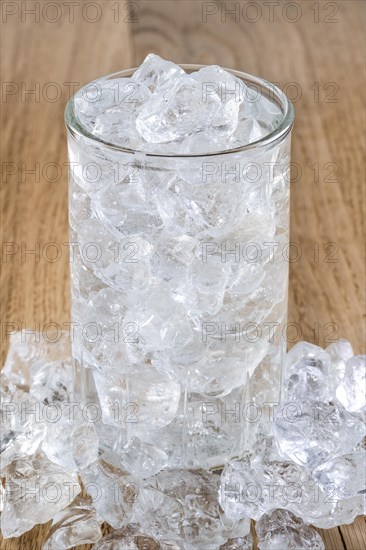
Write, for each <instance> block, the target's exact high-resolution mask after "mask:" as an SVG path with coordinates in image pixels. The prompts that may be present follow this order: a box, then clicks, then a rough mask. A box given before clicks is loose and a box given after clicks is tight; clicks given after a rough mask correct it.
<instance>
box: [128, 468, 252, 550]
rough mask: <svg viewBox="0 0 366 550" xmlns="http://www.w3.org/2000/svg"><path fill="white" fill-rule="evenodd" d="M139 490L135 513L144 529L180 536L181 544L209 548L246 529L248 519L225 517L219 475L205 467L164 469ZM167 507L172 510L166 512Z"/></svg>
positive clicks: (238, 534) (246, 530)
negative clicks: (196, 468)
mask: <svg viewBox="0 0 366 550" xmlns="http://www.w3.org/2000/svg"><path fill="white" fill-rule="evenodd" d="M148 481H149V485H150V488H149V487H148V486H146V487H145V489H143V490H142V492H141V495H140V496H141V498H140V499H139V501H138V503H137V510H138V511H137V512H136V514H137V516H136V518H137V519H138V521H139V522H141V524H142V526H143V529H144V531H147V532H151V533H153V532H154V529H156V531H155V532H158V533H159V538H164V537H165V538H174V539H177V540H179V539H182V543H183V547H184V548H185V547H187V548H211V546H210V545H212V544H216V547H217V546H218V545H219V544H224V543H225V542H226V541H227V539H228V538H229V536H230V533H231V536H238V537H243V536H245V535H247V534H248V533H249V520H247V519H244V518H240V519H239V520H236V521H232V520H229V519H228V518H226V516H225V515H224V514H223V512H222V509H221V507H220V505H219V502H218V483H219V476H218V475H216V474H212V473H210V472H207V471H204V470H178V469H172V470H165V471H162V472H160V473H159V474H157V475H156V476H155V477H153V478H151V479H150V480H148ZM169 508H170V509H171V512H170V513H169Z"/></svg>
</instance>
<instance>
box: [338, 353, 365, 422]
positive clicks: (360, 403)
mask: <svg viewBox="0 0 366 550" xmlns="http://www.w3.org/2000/svg"><path fill="white" fill-rule="evenodd" d="M336 395H337V399H338V400H339V401H340V402H341V403H342V405H343V406H344V407H345V408H346V409H347V410H348V411H351V412H362V411H364V410H365V407H366V355H355V356H354V357H351V358H350V359H348V361H347V363H346V370H345V373H344V377H343V380H342V382H341V384H340V385H339V386H338V388H337V390H336Z"/></svg>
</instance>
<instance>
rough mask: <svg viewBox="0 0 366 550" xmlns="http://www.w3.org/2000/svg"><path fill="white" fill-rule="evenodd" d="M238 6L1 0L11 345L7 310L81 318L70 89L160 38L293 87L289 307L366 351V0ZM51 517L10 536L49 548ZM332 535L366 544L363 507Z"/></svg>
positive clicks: (294, 316)
mask: <svg viewBox="0 0 366 550" xmlns="http://www.w3.org/2000/svg"><path fill="white" fill-rule="evenodd" d="M35 4H36V5H37V6H38V7H37V6H36V9H37V10H38V13H37V12H36V13H33V14H32V13H30V11H29V10H30V9H34V5H35ZM233 6H234V7H235V6H236V7H237V9H238V10H239V11H237V12H236V13H235V14H234V15H233V14H232V15H230V14H228V13H225V4H224V3H222V2H221V3H220V2H219V1H211V2H199V1H190V0H186V1H184V0H182V1H180V0H179V1H172V0H166V1H160V0H159V1H156V0H148V1H137V0H134V2H130V3H129V5H127V3H126V2H125V1H123V0H121V1H119V2H118V1H117V2H116V1H115V0H113V1H109V0H107V1H104V0H99V1H97V2H94V3H93V5H91V3H90V2H87V1H81V2H80V0H79V2H78V3H71V5H65V3H63V2H61V1H60V2H59V3H58V8H57V9H56V8H55V3H54V2H48V1H47V0H43V1H40V2H30V1H27V2H19V1H15V2H5V1H4V2H2V19H1V20H2V38H1V47H2V51H3V59H2V81H3V83H4V84H3V97H2V103H1V112H2V132H1V133H2V145H3V147H2V151H3V157H2V160H3V162H2V205H3V206H2V232H3V234H2V236H3V241H4V242H5V248H4V252H5V254H4V257H3V263H2V268H3V269H2V274H1V303H2V342H3V343H4V342H5V345H4V350H3V356H5V354H6V348H7V345H6V340H7V338H6V329H7V327H8V328H9V325H6V323H13V325H12V326H10V328H22V326H23V327H27V328H35V329H38V330H39V329H41V330H43V329H44V328H45V327H47V326H48V323H56V324H57V325H59V326H62V325H63V323H65V322H67V321H68V320H69V315H70V311H69V268H68V252H67V247H66V246H65V245H64V243H67V241H68V233H67V169H66V165H65V162H66V136H65V128H64V123H63V110H64V107H65V103H66V101H67V99H68V97H69V95H70V90H71V91H72V89H73V88H75V89H76V88H78V87H80V85H82V84H84V83H86V82H87V81H90V80H92V79H94V78H96V77H98V76H100V75H102V74H107V73H110V72H113V71H117V70H119V69H121V68H125V67H130V66H136V65H137V64H139V63H140V62H141V61H142V59H143V58H144V56H145V55H146V54H147V53H149V52H150V51H154V52H156V53H158V54H160V55H162V56H165V57H167V58H169V59H171V60H173V61H176V62H182V63H202V64H207V63H208V64H212V63H217V64H219V65H222V66H226V67H232V68H237V69H241V70H244V71H246V72H249V73H253V74H257V75H259V76H262V77H264V78H266V79H268V80H272V81H274V82H278V83H279V85H280V86H281V87H282V88H283V89H284V90H285V91H287V93H288V94H289V96H290V97H291V98H292V99H293V100H294V103H295V109H296V124H295V128H294V132H293V163H294V164H293V172H292V176H293V182H292V198H291V204H292V213H291V240H292V241H294V242H295V243H296V245H295V246H296V247H297V248H298V249H299V250H300V252H301V258H298V260H297V261H294V262H293V263H292V264H291V278H290V311H289V315H290V321H291V322H293V323H296V324H297V327H298V328H300V330H301V338H300V333H299V332H298V334H297V336H295V338H297V339H305V340H309V341H313V342H318V343H319V344H320V345H324V346H325V345H327V342H328V341H329V339H331V338H332V337H334V336H335V337H345V338H347V339H349V340H350V341H351V342H352V344H353V345H354V349H355V352H357V353H362V352H363V353H364V351H363V343H364V329H365V323H364V309H365V295H364V282H365V272H364V262H363V255H362V252H363V247H362V238H363V224H362V219H363V218H362V214H363V205H364V193H365V187H364V175H365V172H364V168H365V164H364V156H363V153H364V145H365V139H364V127H363V124H364V117H365V109H364V99H365V97H364V90H365V84H366V78H365V68H364V55H365V42H364V39H363V36H362V31H363V28H362V27H363V26H364V25H363V18H364V16H365V4H364V2H362V0H342V1H338V2H324V1H320V2H314V1H313V0H311V1H307V0H302V1H299V0H298V1H297V2H292V3H290V2H286V1H280V2H269V3H266V2H236V3H235V2H227V3H226V8H227V9H229V8H230V7H233ZM31 90H34V93H32V92H31ZM32 170H33V172H32ZM49 243H56V246H54V247H53V248H52V247H51V246H50V244H49ZM32 250H33V251H34V250H35V253H33V254H32V253H27V252H29V251H32ZM60 251H61V253H60ZM55 258H56V261H53V259H55ZM291 338H292V339H293V338H294V337H293V333H292V336H291ZM47 529H48V526H40V527H36V528H34V529H33V530H32V531H31V532H29V533H27V534H25V535H23V536H22V537H20V538H19V539H10V540H7V541H3V542H2V545H1V548H2V549H4V550H5V549H6V550H10V549H11V550H15V549H20V548H21V549H30V550H37V549H39V548H41V541H42V539H43V538H44V536H45V535H46V533H47ZM322 535H323V537H324V540H325V541H326V548H327V550H335V549H337V550H341V549H347V550H356V549H357V550H358V549H361V548H364V547H366V540H365V530H364V526H363V522H362V520H361V518H359V519H358V520H357V521H355V523H354V524H353V525H350V526H344V527H340V528H337V529H331V530H328V531H322Z"/></svg>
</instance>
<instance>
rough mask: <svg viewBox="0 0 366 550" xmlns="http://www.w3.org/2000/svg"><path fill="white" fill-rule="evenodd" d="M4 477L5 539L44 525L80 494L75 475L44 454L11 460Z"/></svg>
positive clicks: (2, 516) (2, 521)
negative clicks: (35, 526) (40, 524)
mask: <svg viewBox="0 0 366 550" xmlns="http://www.w3.org/2000/svg"><path fill="white" fill-rule="evenodd" d="M4 474H5V477H6V484H5V491H6V500H5V505H4V510H3V512H2V514H1V530H2V533H3V536H4V538H10V537H19V536H20V535H22V534H23V533H25V532H26V531H29V530H30V529H32V527H34V525H36V524H37V523H47V521H49V520H50V519H52V518H53V517H54V516H55V515H56V514H57V512H59V511H60V510H62V509H63V508H65V507H66V506H68V505H69V504H70V503H71V502H72V501H73V500H74V498H75V497H76V496H77V495H78V494H79V492H80V485H79V482H78V478H77V475H76V473H73V472H70V471H69V470H66V469H64V468H61V467H60V466H58V465H57V464H55V463H53V462H51V461H50V460H48V458H47V457H46V456H45V455H44V454H43V453H37V454H36V455H34V456H32V457H24V456H23V457H19V458H17V459H15V460H13V462H12V463H11V464H10V465H8V466H7V467H6V469H5V472H4Z"/></svg>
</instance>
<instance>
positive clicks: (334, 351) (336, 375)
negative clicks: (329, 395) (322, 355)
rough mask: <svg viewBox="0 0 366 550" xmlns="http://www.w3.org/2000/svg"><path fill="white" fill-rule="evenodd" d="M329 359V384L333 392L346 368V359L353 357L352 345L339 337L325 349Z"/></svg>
mask: <svg viewBox="0 0 366 550" xmlns="http://www.w3.org/2000/svg"><path fill="white" fill-rule="evenodd" d="M325 351H326V352H327V353H328V354H329V356H330V360H331V377H330V378H331V384H332V391H333V393H334V392H335V391H336V388H337V386H338V385H339V384H340V383H341V381H342V380H343V377H344V373H345V370H346V363H347V361H348V359H351V357H353V355H354V353H353V349H352V345H351V343H350V342H348V340H345V339H344V338H340V340H338V342H333V343H332V344H329V346H328V347H327V348H326V349H325Z"/></svg>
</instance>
